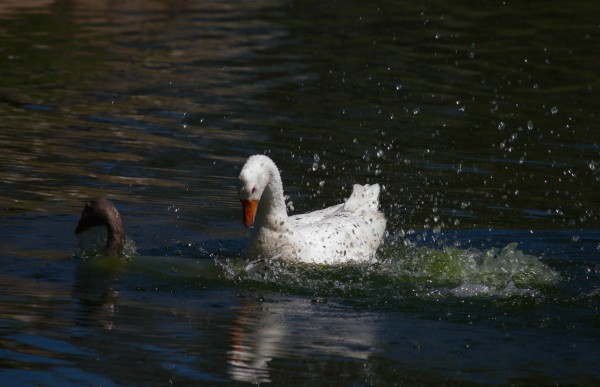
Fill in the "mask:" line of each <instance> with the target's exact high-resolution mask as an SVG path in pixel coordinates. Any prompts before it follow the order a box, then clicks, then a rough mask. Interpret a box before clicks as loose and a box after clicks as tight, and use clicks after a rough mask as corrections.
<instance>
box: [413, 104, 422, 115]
mask: <svg viewBox="0 0 600 387" xmlns="http://www.w3.org/2000/svg"><path fill="white" fill-rule="evenodd" d="M420 112H421V108H420V107H418V106H417V107H415V108H414V109H413V114H415V115H416V114H419V113H420Z"/></svg>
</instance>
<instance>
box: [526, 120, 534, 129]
mask: <svg viewBox="0 0 600 387" xmlns="http://www.w3.org/2000/svg"><path fill="white" fill-rule="evenodd" d="M527 129H529V130H533V121H531V120H529V121H527Z"/></svg>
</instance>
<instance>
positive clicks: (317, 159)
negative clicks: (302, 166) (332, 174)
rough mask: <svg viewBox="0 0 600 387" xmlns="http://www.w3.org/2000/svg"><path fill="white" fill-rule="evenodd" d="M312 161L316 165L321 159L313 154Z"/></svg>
mask: <svg viewBox="0 0 600 387" xmlns="http://www.w3.org/2000/svg"><path fill="white" fill-rule="evenodd" d="M313 160H315V163H318V162H319V161H321V158H320V157H319V155H318V154H316V153H315V154H314V155H313Z"/></svg>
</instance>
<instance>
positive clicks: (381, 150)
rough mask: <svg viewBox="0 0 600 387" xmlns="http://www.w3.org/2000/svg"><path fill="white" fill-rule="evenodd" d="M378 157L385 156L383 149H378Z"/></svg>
mask: <svg viewBox="0 0 600 387" xmlns="http://www.w3.org/2000/svg"><path fill="white" fill-rule="evenodd" d="M377 157H383V149H379V150H378V151H377Z"/></svg>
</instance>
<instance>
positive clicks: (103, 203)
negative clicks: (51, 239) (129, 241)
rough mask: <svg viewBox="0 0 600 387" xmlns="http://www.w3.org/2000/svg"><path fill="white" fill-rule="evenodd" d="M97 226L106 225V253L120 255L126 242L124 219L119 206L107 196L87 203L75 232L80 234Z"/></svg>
mask: <svg viewBox="0 0 600 387" xmlns="http://www.w3.org/2000/svg"><path fill="white" fill-rule="evenodd" d="M96 226H106V229H107V235H108V237H107V240H106V254H107V255H109V256H117V255H120V254H121V253H122V251H123V245H124V244H125V231H124V228H123V221H122V220H121V215H120V214H119V211H118V210H117V208H116V207H115V206H114V205H113V204H112V202H111V201H110V200H108V199H106V198H95V199H91V200H89V201H88V202H87V203H86V204H85V207H83V211H82V212H81V218H80V219H79V223H78V224H77V228H76V229H75V234H77V235H79V234H81V233H82V232H84V231H86V230H89V229H90V228H92V227H96Z"/></svg>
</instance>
